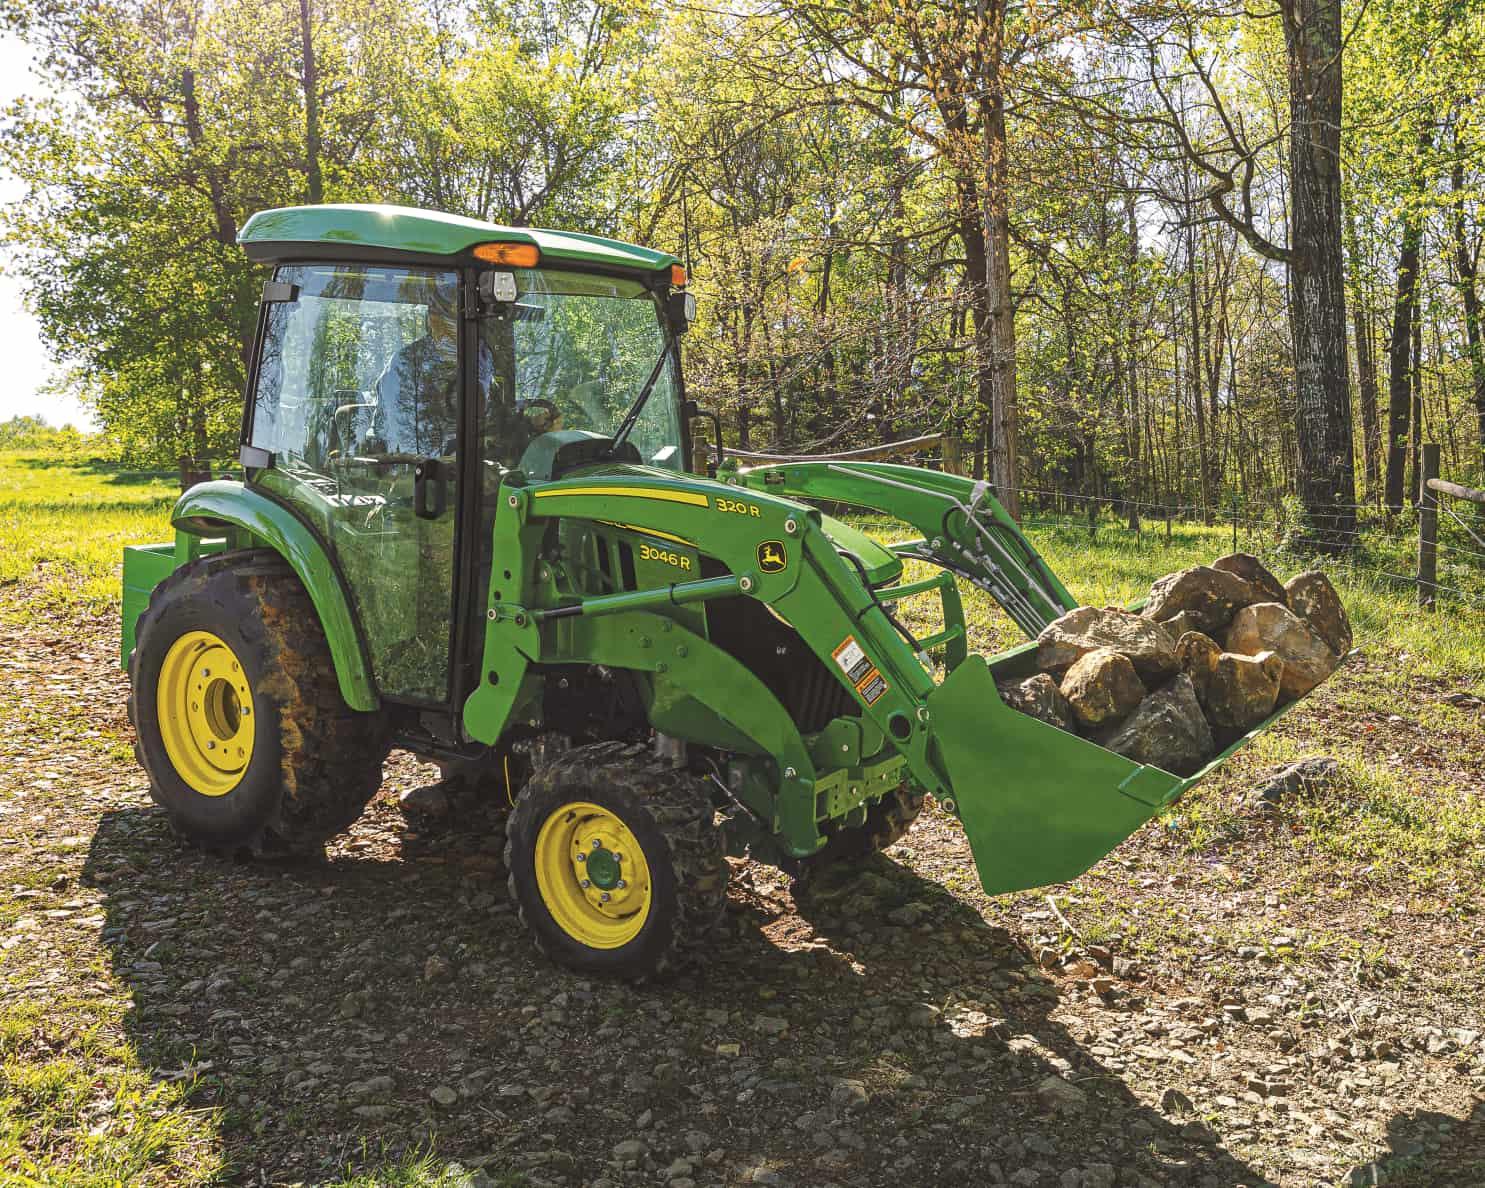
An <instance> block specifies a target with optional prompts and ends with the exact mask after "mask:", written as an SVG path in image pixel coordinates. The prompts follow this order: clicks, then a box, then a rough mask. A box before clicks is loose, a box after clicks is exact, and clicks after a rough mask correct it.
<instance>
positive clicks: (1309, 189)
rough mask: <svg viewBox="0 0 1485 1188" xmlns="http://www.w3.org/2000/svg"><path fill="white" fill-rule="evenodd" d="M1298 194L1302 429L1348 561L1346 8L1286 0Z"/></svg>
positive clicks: (1309, 522)
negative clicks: (1343, 83) (1343, 158)
mask: <svg viewBox="0 0 1485 1188" xmlns="http://www.w3.org/2000/svg"><path fill="white" fill-rule="evenodd" d="M1284 17H1285V20H1284V40H1285V45H1286V49H1287V57H1288V62H1289V111H1290V122H1291V129H1290V136H1289V168H1290V185H1291V187H1292V190H1293V234H1292V239H1291V241H1290V256H1291V259H1290V281H1291V284H1292V286H1293V292H1294V312H1293V325H1294V362H1295V378H1296V381H1297V383H1296V397H1297V398H1296V402H1295V429H1296V435H1297V439H1298V446H1299V468H1298V469H1299V484H1298V485H1299V497H1300V502H1301V504H1302V505H1303V507H1304V514H1305V521H1306V524H1305V527H1306V530H1307V535H1308V537H1309V540H1310V543H1311V544H1313V545H1314V546H1315V547H1316V548H1319V549H1321V550H1322V551H1326V552H1336V553H1339V552H1344V551H1346V550H1347V549H1349V548H1350V547H1351V546H1352V544H1353V543H1354V538H1355V528H1356V508H1355V506H1354V505H1355V503H1356V475H1355V455H1354V452H1353V446H1352V440H1351V391H1350V368H1349V366H1348V365H1347V361H1346V289H1345V278H1344V272H1343V268H1342V253H1341V169H1340V150H1341V48H1342V41H1341V4H1340V0H1284Z"/></svg>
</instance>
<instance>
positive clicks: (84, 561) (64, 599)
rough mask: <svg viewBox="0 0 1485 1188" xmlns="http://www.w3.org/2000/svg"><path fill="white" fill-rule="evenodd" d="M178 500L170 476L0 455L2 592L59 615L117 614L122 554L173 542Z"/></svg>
mask: <svg viewBox="0 0 1485 1188" xmlns="http://www.w3.org/2000/svg"><path fill="white" fill-rule="evenodd" d="M178 493H179V489H178V486H177V483H176V479H175V476H174V475H173V474H170V473H168V472H149V471H126V470H122V469H120V468H118V467H116V466H113V465H112V464H109V463H99V462H89V461H83V460H77V459H59V458H52V457H48V456H46V455H41V454H35V453H3V452H0V586H3V585H8V584H10V583H13V582H25V583H26V584H27V585H28V586H32V587H33V588H39V596H40V598H41V599H42V600H43V601H44V602H45V603H46V604H47V605H50V606H54V607H57V608H59V609H64V610H72V609H76V610H86V611H90V612H97V611H100V610H103V609H105V608H107V607H110V606H116V605H117V604H118V601H119V571H120V565H121V563H122V551H123V548H124V546H125V545H128V544H147V543H150V542H153V541H161V540H170V539H172V533H171V528H170V519H169V513H170V508H171V506H172V505H173V504H174V503H175V498H176V495H177V494H178Z"/></svg>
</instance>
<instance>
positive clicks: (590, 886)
mask: <svg viewBox="0 0 1485 1188" xmlns="http://www.w3.org/2000/svg"><path fill="white" fill-rule="evenodd" d="M505 863H506V866H507V868H508V869H509V871H510V894H511V898H512V899H513V900H515V902H516V904H517V905H518V906H519V908H520V914H521V921H522V923H523V924H525V926H526V927H527V929H528V930H529V931H530V933H531V936H532V939H533V940H534V941H535V943H536V946H537V948H539V949H540V950H541V951H542V952H543V953H544V954H546V956H547V957H549V958H550V959H551V960H553V961H556V962H557V963H559V964H561V965H566V966H568V967H570V968H572V969H576V970H580V971H582V972H584V973H592V974H606V975H610V976H616V977H625V978H644V977H649V976H652V975H656V974H660V973H664V972H666V971H668V970H670V969H672V968H674V967H675V966H677V965H678V964H679V962H680V961H681V960H682V958H683V956H684V954H685V953H686V952H687V951H688V950H690V949H693V948H694V947H696V945H697V944H698V943H699V942H700V941H701V939H702V938H703V937H704V936H705V934H706V933H707V932H708V931H710V929H711V928H712V927H713V926H714V925H715V924H716V922H717V921H718V920H719V919H720V918H721V915H722V912H723V910H724V909H725V907H726V903H727V876H728V867H727V862H726V859H725V857H724V847H723V838H722V831H721V829H720V828H718V826H717V825H716V823H715V812H714V809H713V807H712V803H711V799H710V797H709V796H708V795H707V792H706V789H705V787H704V785H703V784H702V782H701V781H700V780H698V779H697V778H696V777H695V776H693V775H691V774H690V773H688V772H685V771H681V770H677V769H676V768H674V767H672V766H671V765H670V763H669V762H667V761H663V760H659V759H656V758H655V757H654V756H653V755H652V754H651V753H650V751H649V749H648V748H647V747H644V746H641V745H639V744H635V743H620V742H606V743H595V744H593V745H591V746H584V747H575V748H573V749H572V750H570V751H567V752H566V753H564V754H562V755H559V756H558V757H557V758H556V759H554V760H553V761H551V762H550V763H547V764H546V765H545V766H543V767H541V768H539V769H538V770H537V772H536V774H535V775H534V776H533V777H532V779H531V781H530V782H529V783H528V784H527V785H526V787H525V788H524V789H523V790H522V792H521V794H520V796H519V797H518V798H517V799H516V807H515V809H514V810H513V811H512V813H511V815H510V820H509V823H508V825H507V828H506V845H505Z"/></svg>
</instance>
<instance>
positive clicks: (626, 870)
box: [536, 801, 650, 949]
mask: <svg viewBox="0 0 1485 1188" xmlns="http://www.w3.org/2000/svg"><path fill="white" fill-rule="evenodd" d="M536 882H537V888H538V889H539V890H540V892H541V897H542V901H543V902H544V903H545V904H546V906H547V910H548V911H549V912H551V913H552V919H553V920H555V921H556V922H557V924H558V925H559V926H560V927H561V928H562V930H563V931H564V932H566V933H567V934H568V935H569V936H571V937H573V938H574V939H575V940H578V941H580V942H581V943H583V944H585V945H588V946H589V947H590V948H595V949H616V948H619V947H620V946H621V945H624V944H627V943H628V942H629V941H631V940H633V939H634V938H635V937H636V936H638V935H639V933H640V930H641V929H643V927H644V924H645V920H646V919H648V917H649V911H650V870H649V866H648V864H647V863H646V862H645V856H644V850H643V849H642V848H641V847H640V844H639V841H638V839H637V838H636V837H635V836H634V834H633V833H632V832H631V831H630V829H629V827H628V826H627V825H625V824H624V822H623V821H622V820H621V819H620V818H619V817H618V816H617V815H616V814H615V813H613V812H612V811H610V810H609V809H607V808H604V807H603V806H601V805H597V804H592V803H589V802H586V801H576V802H573V803H571V804H567V805H563V806H562V807H561V808H559V809H558V810H557V811H556V812H554V813H552V814H551V816H549V817H548V818H547V820H546V822H545V823H544V824H543V825H542V827H541V830H540V831H539V833H538V834H537V839H536Z"/></svg>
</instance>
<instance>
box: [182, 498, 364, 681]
mask: <svg viewBox="0 0 1485 1188" xmlns="http://www.w3.org/2000/svg"><path fill="white" fill-rule="evenodd" d="M170 519H171V522H172V523H173V524H174V525H175V527H176V528H178V529H179V530H180V531H182V532H189V533H191V534H192V535H195V536H216V535H220V534H221V527H222V525H223V524H224V523H226V524H232V525H235V526H236V527H238V528H241V529H244V530H245V531H247V532H249V533H250V534H251V535H252V537H253V539H254V540H255V541H256V542H258V543H260V544H262V545H265V546H267V547H268V548H270V549H272V550H273V551H274V552H276V553H278V555H279V556H281V557H282V558H283V559H284V560H285V561H287V562H288V563H289V565H290V566H292V567H293V570H294V572H295V573H296V574H298V575H299V580H300V581H301V582H303V583H304V588H305V589H306V590H308V591H309V597H310V601H311V602H313V603H314V607H315V613H316V614H318V615H319V617H320V627H321V628H322V629H323V630H324V632H325V639H326V641H327V642H328V643H329V645H330V658H331V660H332V661H334V664H335V679H336V680H337V681H338V682H339V684H340V695H341V696H342V697H344V698H345V702H346V704H347V705H348V706H350V707H351V708H352V709H355V710H374V709H376V708H377V707H378V706H379V705H380V699H379V698H378V696H377V692H376V683H375V681H373V680H372V676H371V667H370V665H369V664H368V663H367V660H366V654H365V652H364V651H363V650H362V646H361V633H360V631H359V630H358V629H357V626H356V617H355V615H354V613H353V612H352V610H351V603H350V599H349V598H348V597H347V595H346V589H345V586H344V584H343V583H342V582H341V580H340V575H339V574H338V573H337V572H336V570H335V566H334V565H333V564H332V563H331V561H330V557H329V554H328V553H327V552H326V551H325V547H324V545H322V544H321V543H320V540H319V538H318V537H316V536H315V534H314V533H313V532H311V531H310V530H309V529H308V528H306V527H305V526H304V524H303V523H301V522H300V520H299V519H298V518H297V517H296V516H295V515H294V514H293V513H292V512H290V511H289V510H288V509H287V508H285V507H284V506H283V505H282V504H279V503H276V502H274V501H273V500H272V499H270V498H268V496H266V495H264V494H262V493H261V492H259V491H255V490H253V489H252V488H251V487H246V486H244V485H243V484H242V483H239V482H233V481H230V480H227V479H217V480H214V481H212V482H208V483H198V484H197V485H196V486H194V487H192V488H191V489H190V490H189V491H187V492H186V493H185V494H184V495H182V496H181V497H180V499H179V500H178V501H177V502H176V505H175V509H174V510H173V511H172V512H171V513H170Z"/></svg>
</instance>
